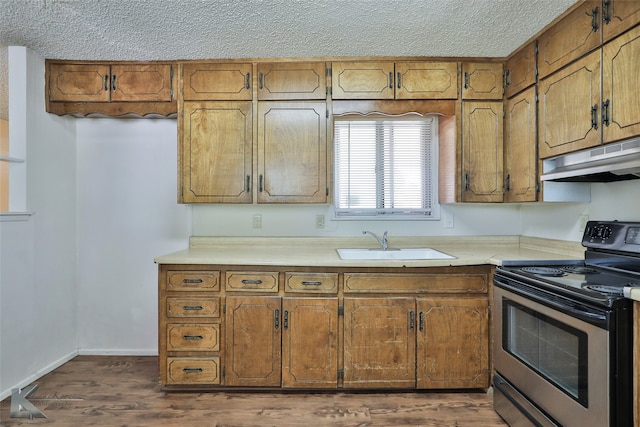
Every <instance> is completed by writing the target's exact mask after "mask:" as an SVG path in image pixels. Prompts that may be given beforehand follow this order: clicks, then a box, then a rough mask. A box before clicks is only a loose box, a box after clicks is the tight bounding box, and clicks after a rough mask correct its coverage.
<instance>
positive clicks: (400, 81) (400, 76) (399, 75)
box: [398, 73, 402, 89]
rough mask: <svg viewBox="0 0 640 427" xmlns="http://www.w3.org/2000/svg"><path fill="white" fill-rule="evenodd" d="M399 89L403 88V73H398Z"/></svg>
mask: <svg viewBox="0 0 640 427" xmlns="http://www.w3.org/2000/svg"><path fill="white" fill-rule="evenodd" d="M398 89H402V74H400V73H398Z"/></svg>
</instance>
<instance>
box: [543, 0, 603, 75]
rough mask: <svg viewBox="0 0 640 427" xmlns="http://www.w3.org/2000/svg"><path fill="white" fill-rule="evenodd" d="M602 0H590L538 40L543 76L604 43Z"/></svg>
mask: <svg viewBox="0 0 640 427" xmlns="http://www.w3.org/2000/svg"><path fill="white" fill-rule="evenodd" d="M600 2H601V0H589V1H586V2H585V3H584V4H582V5H581V6H579V7H578V8H577V9H575V10H574V11H573V12H571V13H570V14H569V15H567V16H565V17H564V18H563V19H562V20H560V21H559V22H558V23H557V24H556V25H554V26H553V27H551V28H549V29H548V30H547V31H545V32H544V33H543V34H542V36H540V38H539V39H538V69H539V73H540V74H539V76H538V77H539V78H542V77H546V76H548V75H549V74H551V73H553V72H554V71H556V70H559V69H560V68H562V67H564V66H565V65H567V64H568V63H570V62H571V61H573V60H575V59H578V58H580V57H581V56H582V55H584V54H586V53H587V52H589V51H591V50H593V49H595V48H596V47H598V45H600V42H601V40H600V37H601V34H602V32H601V31H599V28H600V26H601V24H600V19H601V16H602V15H600V13H601V8H600V6H601V4H600Z"/></svg>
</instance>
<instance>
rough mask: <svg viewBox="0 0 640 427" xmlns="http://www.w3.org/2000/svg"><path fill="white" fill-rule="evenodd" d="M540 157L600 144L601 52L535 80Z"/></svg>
mask: <svg viewBox="0 0 640 427" xmlns="http://www.w3.org/2000/svg"><path fill="white" fill-rule="evenodd" d="M538 94H539V101H538V150H539V156H540V158H541V159H544V158H547V157H552V156H556V155H558V154H564V153H569V152H571V151H576V150H580V149H582V148H588V147H593V146H596V145H598V144H600V127H599V125H598V122H599V119H600V110H599V107H600V52H599V51H598V52H593V53H591V54H589V55H588V56H586V57H584V58H582V59H580V60H579V61H576V62H575V63H573V64H571V65H568V66H567V67H565V68H563V69H562V70H560V71H559V72H557V73H555V74H553V75H551V76H549V77H547V78H545V79H542V80H541V81H540V83H539V84H538Z"/></svg>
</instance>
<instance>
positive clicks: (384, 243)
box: [362, 230, 389, 251]
mask: <svg viewBox="0 0 640 427" xmlns="http://www.w3.org/2000/svg"><path fill="white" fill-rule="evenodd" d="M362 234H371V235H372V236H373V237H374V238H375V239H376V240H377V241H378V243H380V246H381V247H382V250H383V251H386V250H387V248H388V247H389V242H388V241H387V231H385V232H384V234H383V235H382V239H381V238H380V236H378V235H377V234H376V233H374V232H373V231H367V230H365V231H363V232H362Z"/></svg>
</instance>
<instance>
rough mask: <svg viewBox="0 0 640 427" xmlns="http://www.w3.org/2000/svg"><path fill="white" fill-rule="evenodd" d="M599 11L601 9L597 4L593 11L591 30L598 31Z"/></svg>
mask: <svg viewBox="0 0 640 427" xmlns="http://www.w3.org/2000/svg"><path fill="white" fill-rule="evenodd" d="M598 12H599V9H598V7H597V6H596V7H595V8H594V9H593V10H592V11H591V30H592V31H593V32H594V33H597V32H598V27H599V25H598Z"/></svg>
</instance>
